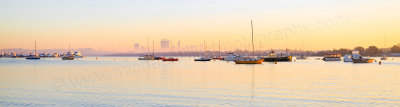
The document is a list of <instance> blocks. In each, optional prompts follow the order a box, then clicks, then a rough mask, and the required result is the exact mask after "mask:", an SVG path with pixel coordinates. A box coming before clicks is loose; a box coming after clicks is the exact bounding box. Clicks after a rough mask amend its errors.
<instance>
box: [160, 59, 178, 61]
mask: <svg viewBox="0 0 400 107" xmlns="http://www.w3.org/2000/svg"><path fill="white" fill-rule="evenodd" d="M162 61H178V59H163V60H162Z"/></svg>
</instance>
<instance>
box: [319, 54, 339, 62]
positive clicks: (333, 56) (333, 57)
mask: <svg viewBox="0 0 400 107" xmlns="http://www.w3.org/2000/svg"><path fill="white" fill-rule="evenodd" d="M322 60H324V61H342V55H341V54H335V53H329V54H325V55H324V58H322Z"/></svg>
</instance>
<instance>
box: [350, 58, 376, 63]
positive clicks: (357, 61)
mask: <svg viewBox="0 0 400 107" xmlns="http://www.w3.org/2000/svg"><path fill="white" fill-rule="evenodd" d="M373 61H374V59H369V58H361V59H353V63H372V62H373Z"/></svg>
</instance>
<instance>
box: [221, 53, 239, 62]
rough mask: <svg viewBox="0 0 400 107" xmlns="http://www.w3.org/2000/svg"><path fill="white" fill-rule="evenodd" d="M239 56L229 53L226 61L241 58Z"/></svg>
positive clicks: (225, 58)
mask: <svg viewBox="0 0 400 107" xmlns="http://www.w3.org/2000/svg"><path fill="white" fill-rule="evenodd" d="M239 57H240V56H239V55H236V54H234V53H228V55H227V56H225V57H224V61H236V60H237V59H239Z"/></svg>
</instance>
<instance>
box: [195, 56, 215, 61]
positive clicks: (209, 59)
mask: <svg viewBox="0 0 400 107" xmlns="http://www.w3.org/2000/svg"><path fill="white" fill-rule="evenodd" d="M194 61H211V58H206V57H201V58H198V59H194Z"/></svg>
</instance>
